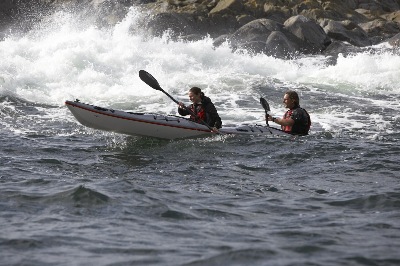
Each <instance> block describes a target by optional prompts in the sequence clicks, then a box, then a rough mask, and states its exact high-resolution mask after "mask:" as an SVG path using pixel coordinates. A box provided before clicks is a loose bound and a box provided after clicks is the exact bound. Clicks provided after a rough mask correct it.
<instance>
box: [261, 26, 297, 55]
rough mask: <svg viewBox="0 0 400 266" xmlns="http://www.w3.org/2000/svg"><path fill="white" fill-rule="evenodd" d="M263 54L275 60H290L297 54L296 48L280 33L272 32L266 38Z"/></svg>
mask: <svg viewBox="0 0 400 266" xmlns="http://www.w3.org/2000/svg"><path fill="white" fill-rule="evenodd" d="M264 49H265V51H264V53H265V54H267V55H270V56H274V57H277V58H290V57H292V56H294V55H295V54H296V52H297V47H296V46H295V45H294V44H293V43H292V42H290V41H289V40H288V38H287V37H286V36H285V35H284V34H283V33H282V32H280V31H272V32H271V34H270V35H269V36H268V38H267V41H266V45H265V48H264Z"/></svg>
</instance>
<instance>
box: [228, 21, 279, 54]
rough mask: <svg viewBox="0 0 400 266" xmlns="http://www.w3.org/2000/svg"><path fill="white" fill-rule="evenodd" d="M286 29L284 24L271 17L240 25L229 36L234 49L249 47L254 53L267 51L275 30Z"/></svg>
mask: <svg viewBox="0 0 400 266" xmlns="http://www.w3.org/2000/svg"><path fill="white" fill-rule="evenodd" d="M282 30H284V28H283V25H282V24H279V23H278V22H275V21H273V20H270V19H256V20H253V21H251V22H250V23H247V24H246V25H244V26H242V27H240V28H239V29H238V30H237V31H236V32H235V33H233V34H232V36H231V37H230V38H229V40H230V42H231V46H232V47H233V48H234V49H247V50H249V51H251V52H253V53H262V52H267V51H268V49H267V48H268V47H267V39H268V36H269V35H270V34H271V32H273V31H282Z"/></svg>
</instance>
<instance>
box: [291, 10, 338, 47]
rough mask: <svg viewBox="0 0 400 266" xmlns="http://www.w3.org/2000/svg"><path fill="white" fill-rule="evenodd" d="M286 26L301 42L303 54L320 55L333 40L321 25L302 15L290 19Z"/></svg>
mask: <svg viewBox="0 0 400 266" xmlns="http://www.w3.org/2000/svg"><path fill="white" fill-rule="evenodd" d="M284 26H285V29H287V30H288V31H289V32H290V33H292V34H293V35H294V36H296V37H297V38H298V39H299V40H301V47H303V50H304V51H303V52H306V53H319V52H321V51H323V50H325V49H326V47H328V46H329V44H330V43H331V39H330V38H329V37H328V35H327V34H326V33H325V31H324V30H323V28H322V27H321V26H320V25H318V24H317V23H315V22H314V21H312V20H311V19H308V18H306V17H304V16H302V15H299V16H294V17H291V18H289V19H288V20H286V21H285V23H284Z"/></svg>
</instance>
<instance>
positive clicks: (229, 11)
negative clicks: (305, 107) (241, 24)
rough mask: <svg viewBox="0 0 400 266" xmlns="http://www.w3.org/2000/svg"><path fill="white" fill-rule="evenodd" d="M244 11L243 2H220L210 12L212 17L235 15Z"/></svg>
mask: <svg viewBox="0 0 400 266" xmlns="http://www.w3.org/2000/svg"><path fill="white" fill-rule="evenodd" d="M243 10H244V6H243V1H241V0H220V1H219V2H218V4H217V5H216V6H215V7H214V8H213V9H212V10H211V11H210V16H213V15H216V14H218V15H234V16H235V15H236V14H238V13H239V14H240V13H241V12H242V11H243Z"/></svg>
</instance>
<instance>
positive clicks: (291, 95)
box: [283, 91, 300, 109]
mask: <svg viewBox="0 0 400 266" xmlns="http://www.w3.org/2000/svg"><path fill="white" fill-rule="evenodd" d="M283 103H284V104H285V107H286V108H289V109H292V108H294V107H297V106H299V105H300V99H299V95H298V94H297V92H295V91H287V92H285V95H284V96H283Z"/></svg>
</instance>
